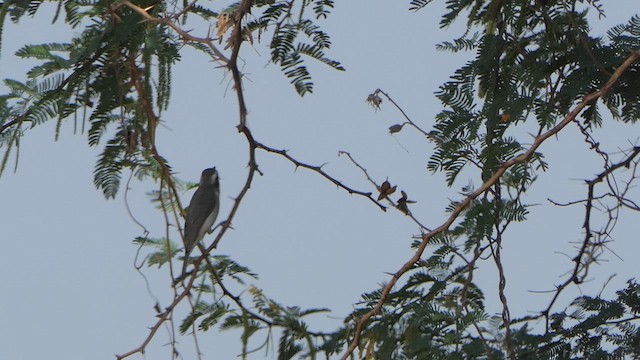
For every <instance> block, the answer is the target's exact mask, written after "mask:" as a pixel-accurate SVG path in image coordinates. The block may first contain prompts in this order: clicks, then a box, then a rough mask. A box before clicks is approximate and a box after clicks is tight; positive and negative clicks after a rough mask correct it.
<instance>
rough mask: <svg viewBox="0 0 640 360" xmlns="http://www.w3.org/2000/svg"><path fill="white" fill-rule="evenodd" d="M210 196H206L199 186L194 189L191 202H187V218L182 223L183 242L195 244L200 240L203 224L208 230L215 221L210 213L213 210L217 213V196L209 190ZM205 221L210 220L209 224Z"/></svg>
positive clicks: (202, 233)
mask: <svg viewBox="0 0 640 360" xmlns="http://www.w3.org/2000/svg"><path fill="white" fill-rule="evenodd" d="M210 194H211V196H208V198H205V197H207V194H206V193H205V192H204V191H201V189H200V188H198V190H196V192H195V194H193V197H192V198H191V202H190V203H189V210H188V211H187V218H186V220H185V224H184V239H185V243H186V244H188V245H192V246H195V244H196V243H197V242H199V241H200V240H202V236H204V231H201V230H203V226H205V225H206V227H207V229H204V230H205V231H206V230H208V228H210V227H211V226H212V225H213V224H212V223H213V222H214V221H215V217H213V219H210V218H212V217H211V216H210V215H211V214H212V213H213V212H214V211H215V212H216V214H215V215H217V211H216V208H217V207H218V204H216V201H217V197H216V196H214V195H215V193H214V192H213V191H212V192H210ZM207 222H211V224H207Z"/></svg>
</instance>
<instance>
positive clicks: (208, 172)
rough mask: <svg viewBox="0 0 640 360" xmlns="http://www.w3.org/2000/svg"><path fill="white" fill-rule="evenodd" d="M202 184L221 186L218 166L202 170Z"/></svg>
mask: <svg viewBox="0 0 640 360" xmlns="http://www.w3.org/2000/svg"><path fill="white" fill-rule="evenodd" d="M202 185H209V186H211V185H213V186H216V187H218V186H220V185H219V183H218V172H217V171H216V168H214V167H213V168H210V169H204V171H202V175H201V176H200V186H202Z"/></svg>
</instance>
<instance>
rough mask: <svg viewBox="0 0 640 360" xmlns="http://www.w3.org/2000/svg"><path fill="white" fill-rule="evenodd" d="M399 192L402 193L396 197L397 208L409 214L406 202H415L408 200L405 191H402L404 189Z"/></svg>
mask: <svg viewBox="0 0 640 360" xmlns="http://www.w3.org/2000/svg"><path fill="white" fill-rule="evenodd" d="M400 194H402V197H401V198H400V199H398V204H397V205H398V208H399V209H400V210H402V212H404V213H405V214H409V206H408V205H407V204H415V203H416V202H415V201H413V200H409V198H408V197H407V193H406V192H404V190H400Z"/></svg>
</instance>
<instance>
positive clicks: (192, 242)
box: [182, 167, 220, 276]
mask: <svg viewBox="0 0 640 360" xmlns="http://www.w3.org/2000/svg"><path fill="white" fill-rule="evenodd" d="M219 210H220V182H219V179H218V172H217V171H216V168H215V167H214V168H210V169H205V170H204V171H202V175H201V176H200V184H199V185H198V189H197V190H196V192H195V193H194V194H193V197H192V198H191V202H190V203H189V207H188V208H187V218H186V219H185V222H184V251H185V254H184V266H183V268H182V276H184V274H185V273H186V271H187V266H188V265H189V255H190V254H191V252H192V251H193V249H195V247H196V246H197V245H198V243H199V242H200V241H202V239H203V238H204V235H205V234H207V233H209V234H211V233H212V232H213V228H212V227H213V223H214V222H215V221H216V218H217V217H218V211H219Z"/></svg>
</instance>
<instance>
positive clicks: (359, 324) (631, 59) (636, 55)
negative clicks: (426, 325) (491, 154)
mask: <svg viewBox="0 0 640 360" xmlns="http://www.w3.org/2000/svg"><path fill="white" fill-rule="evenodd" d="M638 59H640V50H636V51H634V52H632V53H631V55H629V56H628V57H627V59H626V60H625V61H624V62H623V63H622V64H621V65H620V66H619V67H618V68H617V69H616V71H615V72H614V73H613V75H612V76H611V78H609V81H607V83H606V84H605V85H604V86H602V88H601V89H600V90H598V91H595V92H593V93H591V94H588V95H586V96H584V97H583V98H582V101H581V102H580V103H579V104H578V105H576V106H575V107H574V109H573V110H572V111H571V112H570V113H569V114H567V116H565V118H564V119H563V120H562V121H561V122H560V123H558V124H557V125H555V126H554V127H553V128H551V129H550V130H548V131H547V132H545V133H543V134H541V135H539V136H537V137H536V138H535V140H534V142H533V144H532V145H531V147H529V150H527V151H526V152H524V153H522V154H520V155H519V156H517V157H515V158H513V159H511V160H509V161H507V162H505V163H503V164H502V165H501V166H500V167H499V168H498V169H497V171H496V172H495V174H494V175H493V176H492V177H491V178H490V179H488V180H487V181H486V182H485V183H484V184H482V186H481V187H480V188H478V189H477V190H476V191H474V192H473V193H471V194H470V195H468V196H467V197H466V198H465V199H464V200H462V202H460V203H459V204H458V206H456V208H455V210H454V211H453V212H452V213H451V215H450V216H449V218H448V219H447V220H446V221H445V222H444V223H443V224H442V225H440V226H438V227H437V228H435V229H434V230H433V231H431V232H429V233H427V234H425V235H423V236H422V242H421V243H420V246H419V247H418V249H417V250H416V252H415V253H414V255H413V256H412V257H411V258H410V259H409V260H408V261H407V262H406V263H404V265H402V267H400V269H399V270H398V271H396V273H394V274H393V276H392V277H391V279H390V281H389V282H388V283H387V284H386V285H385V287H384V289H383V290H382V293H381V295H380V300H379V301H378V303H377V304H376V306H374V308H373V309H371V310H370V311H369V312H367V313H366V314H364V315H363V316H361V317H360V318H359V319H357V320H356V328H355V330H354V334H353V340H352V341H351V344H349V347H348V348H347V350H346V351H345V353H344V354H343V356H342V360H347V359H348V358H349V357H350V356H351V354H352V353H353V351H354V350H355V349H356V347H358V345H359V344H360V337H361V335H362V331H363V329H364V327H365V325H366V323H367V322H368V321H369V320H370V319H371V318H372V317H373V316H375V315H378V314H379V313H380V311H381V310H382V306H383V305H384V303H385V301H386V300H387V298H388V297H389V294H390V293H391V289H392V288H393V286H394V285H395V284H396V283H397V282H398V280H399V279H400V278H401V277H402V276H403V275H404V274H405V273H407V271H409V270H410V269H411V268H412V267H413V266H414V264H415V263H416V262H418V261H419V260H420V258H421V257H422V254H423V253H424V250H425V248H426V247H427V244H428V243H429V240H431V239H432V238H433V237H434V236H436V235H438V234H440V233H442V232H445V231H447V230H448V229H449V227H450V226H451V224H453V222H454V221H455V220H456V219H457V218H458V216H459V215H460V214H461V213H462V211H463V210H464V209H465V208H466V207H467V206H469V204H470V203H471V202H472V201H473V200H474V199H476V198H477V197H478V196H480V195H482V194H483V193H484V192H486V191H488V190H490V188H491V187H492V186H493V185H495V184H496V183H497V182H498V180H499V179H500V177H501V176H502V175H503V174H504V173H505V171H507V169H509V168H510V167H512V166H514V165H516V164H520V163H524V162H527V161H529V159H530V158H531V157H532V156H533V155H534V153H535V152H536V150H537V149H538V148H539V147H540V146H541V145H542V144H543V143H544V142H545V141H546V140H547V139H548V138H550V137H552V136H554V135H556V134H557V133H559V132H560V131H561V130H562V129H563V128H564V127H566V126H567V125H568V124H569V123H570V122H572V121H573V119H575V118H576V116H578V114H580V112H581V111H582V110H584V108H585V107H587V106H588V105H589V104H590V103H592V102H593V101H595V100H597V99H598V98H600V97H602V96H604V95H606V94H607V93H608V92H609V90H611V88H613V86H614V85H615V84H616V83H617V81H618V79H619V78H620V76H622V74H623V73H624V72H625V71H627V69H628V68H629V67H630V66H631V65H632V64H633V63H635V62H636V61H638Z"/></svg>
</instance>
